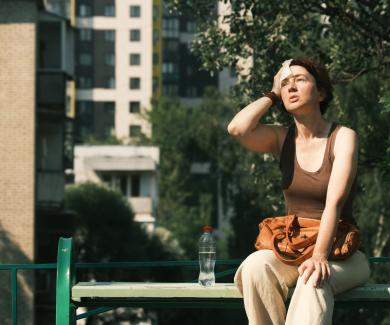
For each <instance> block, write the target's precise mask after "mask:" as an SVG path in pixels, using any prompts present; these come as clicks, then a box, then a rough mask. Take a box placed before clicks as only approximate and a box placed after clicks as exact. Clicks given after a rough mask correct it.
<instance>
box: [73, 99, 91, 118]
mask: <svg viewBox="0 0 390 325" xmlns="http://www.w3.org/2000/svg"><path fill="white" fill-rule="evenodd" d="M92 109H93V106H92V102H91V101H86V100H80V101H77V117H79V116H81V115H84V116H85V115H91V114H92Z"/></svg>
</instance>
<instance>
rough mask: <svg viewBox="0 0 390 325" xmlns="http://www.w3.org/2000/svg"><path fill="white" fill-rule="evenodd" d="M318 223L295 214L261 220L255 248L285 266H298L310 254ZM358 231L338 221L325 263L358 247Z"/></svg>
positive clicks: (350, 225)
mask: <svg viewBox="0 0 390 325" xmlns="http://www.w3.org/2000/svg"><path fill="white" fill-rule="evenodd" d="M319 228H320V220H317V219H310V218H302V217H298V216H296V215H288V216H282V217H273V218H267V219H264V220H263V221H262V222H261V223H260V224H259V234H258V236H257V238H256V242H255V247H256V249H258V250H260V249H272V250H273V252H274V254H275V256H276V257H277V258H278V259H279V260H280V261H282V262H283V263H285V264H288V265H300V264H302V263H303V262H304V261H305V260H307V259H308V258H310V257H311V256H312V255H313V251H314V246H315V243H316V240H317V236H318V231H319ZM360 243H361V242H360V232H359V229H358V228H357V227H355V226H354V225H352V224H350V223H348V222H345V221H342V220H340V221H339V224H338V227H337V234H336V236H335V238H334V241H333V246H332V249H331V251H330V254H329V256H328V259H329V260H344V259H347V258H348V257H350V256H351V255H352V254H353V253H355V252H356V251H357V250H358V248H359V247H360Z"/></svg>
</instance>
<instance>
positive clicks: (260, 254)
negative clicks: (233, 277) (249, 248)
mask: <svg viewBox="0 0 390 325" xmlns="http://www.w3.org/2000/svg"><path fill="white" fill-rule="evenodd" d="M274 263H275V256H274V255H273V252H272V251H268V250H260V251H256V252H254V253H252V254H251V255H249V256H248V257H247V258H246V259H245V261H244V262H243V265H242V276H243V277H245V278H246V279H248V280H250V281H261V280H262V279H264V278H265V277H268V276H269V271H270V270H272V269H273V264H274Z"/></svg>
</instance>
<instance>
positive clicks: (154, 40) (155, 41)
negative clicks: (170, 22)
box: [153, 29, 160, 44]
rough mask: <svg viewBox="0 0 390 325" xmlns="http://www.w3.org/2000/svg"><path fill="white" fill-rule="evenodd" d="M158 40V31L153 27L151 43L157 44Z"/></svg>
mask: <svg viewBox="0 0 390 325" xmlns="http://www.w3.org/2000/svg"><path fill="white" fill-rule="evenodd" d="M159 40H160V31H159V30H158V29H153V44H157V43H158V41H159Z"/></svg>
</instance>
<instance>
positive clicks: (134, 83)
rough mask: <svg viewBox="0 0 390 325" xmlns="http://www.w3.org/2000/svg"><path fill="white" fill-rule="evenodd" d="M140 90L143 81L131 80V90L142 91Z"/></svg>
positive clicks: (138, 79)
mask: <svg viewBox="0 0 390 325" xmlns="http://www.w3.org/2000/svg"><path fill="white" fill-rule="evenodd" d="M140 88H141V79H140V78H130V89H140Z"/></svg>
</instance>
